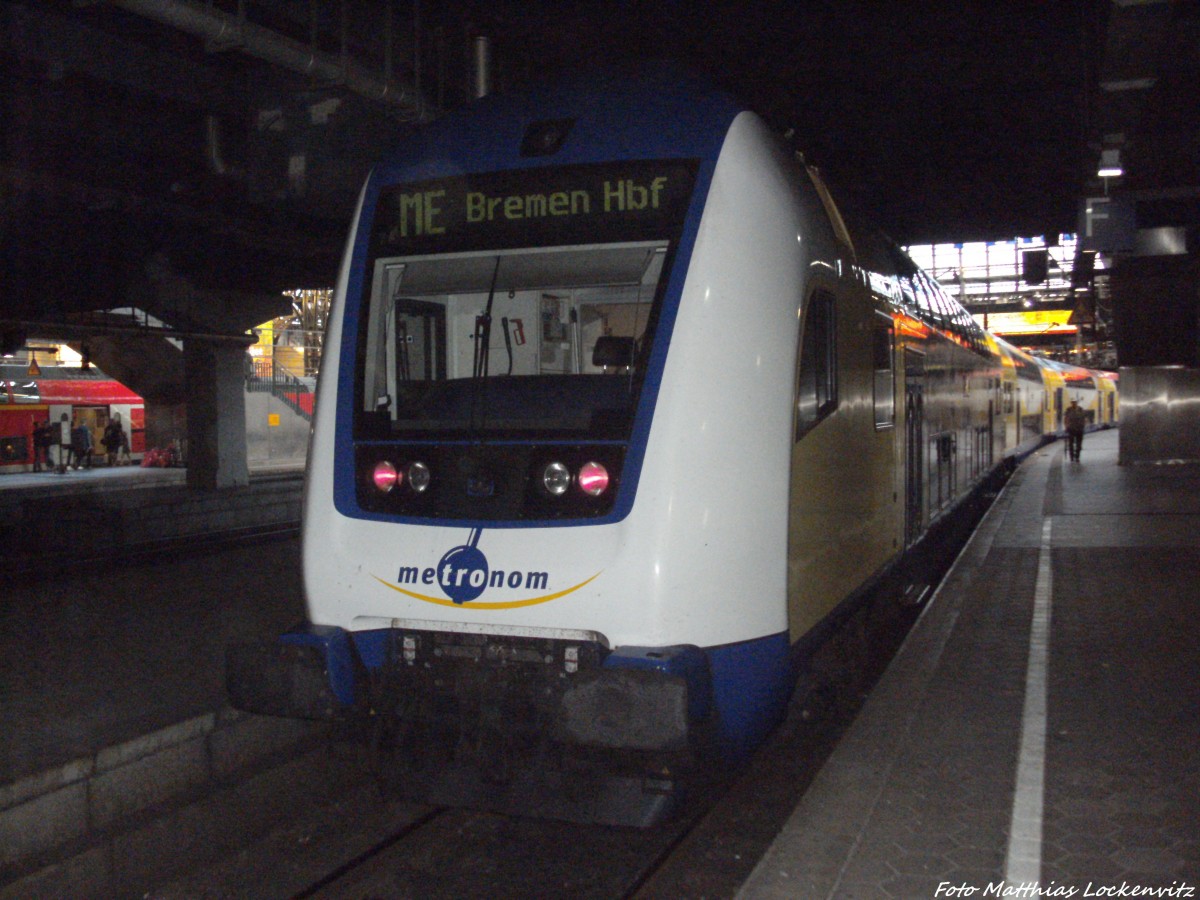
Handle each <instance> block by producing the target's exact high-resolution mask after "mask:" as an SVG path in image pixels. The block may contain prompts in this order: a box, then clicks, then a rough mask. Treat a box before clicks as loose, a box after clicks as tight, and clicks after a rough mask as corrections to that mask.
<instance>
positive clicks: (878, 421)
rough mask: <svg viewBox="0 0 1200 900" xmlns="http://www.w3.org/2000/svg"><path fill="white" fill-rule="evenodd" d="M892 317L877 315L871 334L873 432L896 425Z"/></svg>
mask: <svg viewBox="0 0 1200 900" xmlns="http://www.w3.org/2000/svg"><path fill="white" fill-rule="evenodd" d="M893 334H894V331H893V328H892V317H891V316H885V315H880V314H877V315H876V316H875V329H874V333H873V334H872V341H871V356H872V368H873V369H874V373H875V430H876V431H881V430H883V429H884V428H891V427H892V426H893V425H895V423H896V378H895V374H894V372H895V370H894V368H893V365H892V335H893Z"/></svg>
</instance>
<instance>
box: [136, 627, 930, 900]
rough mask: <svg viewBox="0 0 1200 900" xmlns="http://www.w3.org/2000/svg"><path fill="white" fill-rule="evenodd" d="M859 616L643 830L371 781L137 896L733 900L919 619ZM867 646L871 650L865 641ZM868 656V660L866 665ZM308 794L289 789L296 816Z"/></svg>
mask: <svg viewBox="0 0 1200 900" xmlns="http://www.w3.org/2000/svg"><path fill="white" fill-rule="evenodd" d="M882 608H883V609H886V610H887V614H886V615H881V614H879V612H878V611H876V612H875V613H872V612H871V611H870V610H864V612H863V614H862V618H861V620H859V621H856V622H852V623H851V624H850V626H849V627H847V628H845V629H843V634H844V639H841V640H838V639H835V641H834V642H833V643H831V644H830V645H829V646H828V647H827V649H826V651H825V652H824V653H823V655H822V657H821V659H820V660H818V662H819V664H820V665H819V667H818V673H817V675H816V677H815V678H814V679H813V680H811V681H809V682H808V683H807V684H806V686H804V687H803V688H802V690H801V691H800V692H798V694H797V697H796V698H795V700H794V701H793V704H792V707H791V709H790V711H789V716H788V719H787V721H786V722H785V723H784V725H783V726H782V727H781V728H780V729H779V730H778V731H777V732H776V734H775V735H774V736H773V738H772V739H771V740H770V741H769V742H768V744H767V745H766V746H764V747H763V748H762V749H761V750H760V752H759V753H758V754H757V755H756V756H755V758H754V760H753V762H752V763H751V765H750V766H749V767H748V768H747V769H746V770H745V771H743V772H741V773H739V774H738V775H737V776H736V777H735V778H733V779H732V780H728V781H726V782H724V783H720V784H713V785H711V786H709V787H708V788H707V789H705V790H703V791H699V792H697V793H696V794H695V795H694V796H693V797H692V798H691V800H690V801H689V802H688V803H687V804H685V806H684V808H683V810H682V811H681V813H680V815H679V816H677V817H676V818H675V819H673V820H672V821H670V822H668V823H666V824H664V825H662V826H659V827H656V828H652V829H647V830H637V829H630V828H613V827H605V826H596V825H580V824H574V823H567V822H559V821H550V820H539V819H527V818H520V817H513V816H504V815H499V814H493V813H484V812H478V811H473V810H464V809H456V808H446V807H432V806H424V805H419V804H414V803H408V802H405V801H402V800H395V799H390V800H389V799H387V798H386V797H385V796H383V794H382V793H381V792H380V790H379V789H378V786H377V784H375V783H374V782H373V781H372V780H371V779H370V778H369V776H368V775H367V773H366V767H365V766H364V769H363V772H364V777H363V780H362V782H361V784H359V785H358V787H357V788H356V789H355V790H353V791H350V792H347V794H346V795H344V796H342V797H339V798H338V799H337V800H336V801H334V802H332V803H326V804H321V805H318V804H311V803H310V804H309V805H308V806H307V807H306V808H304V810H303V812H299V811H298V812H297V813H296V815H294V816H293V817H292V818H291V820H290V821H289V822H288V823H287V824H286V825H284V826H283V827H282V828H279V829H277V830H276V831H275V832H273V833H272V834H271V835H269V836H268V837H267V838H265V839H263V840H261V841H257V842H255V843H253V844H250V845H247V846H245V847H243V848H242V849H241V850H240V851H239V852H238V853H236V854H234V855H232V856H230V857H228V858H226V859H223V860H219V861H215V862H213V863H211V864H209V865H206V866H204V867H203V868H202V869H201V870H198V871H197V872H196V873H195V874H193V875H192V876H191V877H189V878H186V879H182V880H179V881H175V882H172V883H171V884H169V885H164V886H162V887H159V888H156V889H154V890H152V891H148V892H146V893H145V894H144V897H145V898H146V900H183V898H188V900H195V898H206V897H231V896H253V897H255V898H264V900H266V898H296V900H299V898H315V900H338V898H368V897H369V898H377V897H379V898H392V897H396V898H404V897H421V898H431V897H432V898H437V897H447V898H448V897H454V898H460V897H485V896H486V897H488V898H508V897H512V898H518V897H520V898H528V897H532V896H536V897H566V896H570V897H573V898H597V900H601V898H603V900H611V898H653V897H679V896H710V897H713V896H731V895H733V894H734V893H736V891H737V888H738V887H739V886H740V885H741V884H742V883H743V882H744V881H745V879H746V878H747V877H748V876H749V874H750V872H751V871H752V869H753V867H754V865H755V863H756V862H757V860H758V859H759V858H760V857H761V856H762V854H763V852H764V851H765V850H766V848H767V847H768V846H769V844H770V842H771V841H772V840H773V839H774V837H775V835H776V834H777V833H778V831H779V829H780V827H781V826H782V824H783V823H784V822H785V821H786V819H787V817H788V816H789V815H790V813H791V811H792V810H793V809H794V807H795V805H796V803H797V802H798V800H799V798H800V796H801V795H802V794H803V792H804V790H805V789H806V788H807V785H808V783H809V782H810V780H811V778H812V777H813V776H814V775H815V773H816V771H817V770H818V769H819V768H820V766H821V764H822V762H823V761H824V759H825V757H826V756H827V755H828V754H829V752H830V751H831V750H832V748H833V746H834V745H835V744H836V742H837V740H838V737H839V735H840V734H841V733H842V731H843V730H844V729H845V727H846V726H847V725H848V724H849V722H850V721H851V720H852V719H853V716H854V713H855V711H856V710H857V708H858V706H859V705H860V704H861V702H862V700H863V699H864V698H865V696H866V694H867V693H869V691H870V687H871V685H872V684H873V683H874V681H875V679H876V678H877V676H878V674H879V673H880V672H881V671H882V669H883V667H884V665H886V662H887V660H888V659H890V657H891V655H892V652H894V649H895V647H897V646H898V645H899V642H900V640H902V639H903V636H904V634H905V633H906V632H907V629H908V627H909V625H910V624H911V621H912V620H913V618H915V612H913V611H911V610H902V609H900V608H898V607H896V606H895V605H894V604H892V605H890V606H885V607H882ZM864 639H865V640H867V641H868V642H870V643H869V645H867V646H864V645H862V642H863V641H864ZM864 659H874V660H875V661H876V662H875V663H873V664H871V665H869V666H864ZM303 802H304V798H303V786H297V804H298V807H297V808H298V810H299V808H300V806H301V805H303Z"/></svg>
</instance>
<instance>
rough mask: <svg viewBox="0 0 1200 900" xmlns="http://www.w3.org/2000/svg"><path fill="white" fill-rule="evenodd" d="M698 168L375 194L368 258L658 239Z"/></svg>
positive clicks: (490, 178)
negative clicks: (376, 195) (375, 205)
mask: <svg viewBox="0 0 1200 900" xmlns="http://www.w3.org/2000/svg"><path fill="white" fill-rule="evenodd" d="M695 172H696V166H695V164H694V163H691V162H688V161H681V160H668V161H662V162H654V161H641V160H639V161H632V162H624V163H606V164H604V165H591V166H570V167H561V168H534V169H520V170H513V171H507V172H489V173H484V174H474V175H462V176H458V177H454V178H444V179H437V180H435V181H424V182H420V183H418V184H406V185H396V186H393V187H388V188H385V189H384V190H383V191H382V192H381V193H380V197H379V201H378V206H377V209H376V213H375V222H374V226H373V228H372V250H373V252H374V254H375V255H381V254H387V255H391V254H409V253H430V252H446V251H448V250H467V249H481V248H487V247H495V248H506V247H519V246H547V245H561V244H575V243H591V242H603V241H607V240H641V239H647V238H656V237H662V236H665V235H667V234H670V233H673V232H674V231H675V230H676V229H678V227H679V225H680V224H681V223H682V221H683V217H684V215H685V214H686V212H687V207H688V203H689V201H690V199H691V195H692V188H693V186H694V184H695V180H696V176H695Z"/></svg>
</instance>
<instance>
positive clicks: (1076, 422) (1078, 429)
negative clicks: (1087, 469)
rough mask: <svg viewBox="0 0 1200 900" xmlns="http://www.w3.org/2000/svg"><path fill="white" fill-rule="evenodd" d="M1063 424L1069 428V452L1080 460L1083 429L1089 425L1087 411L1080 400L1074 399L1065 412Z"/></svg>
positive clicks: (1072, 457) (1073, 457) (1075, 458)
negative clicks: (1080, 403)
mask: <svg viewBox="0 0 1200 900" xmlns="http://www.w3.org/2000/svg"><path fill="white" fill-rule="evenodd" d="M1063 425H1065V426H1066V428H1067V454H1068V455H1069V456H1070V457H1071V459H1072V460H1073V461H1075V462H1078V461H1079V452H1080V451H1081V450H1082V449H1083V430H1084V428H1086V427H1087V413H1086V412H1085V411H1084V409H1083V407H1082V406H1080V405H1079V401H1078V400H1072V401H1071V405H1070V406H1068V407H1067V411H1066V412H1065V413H1063Z"/></svg>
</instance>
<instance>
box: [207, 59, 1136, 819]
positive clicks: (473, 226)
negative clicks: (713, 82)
mask: <svg viewBox="0 0 1200 900" xmlns="http://www.w3.org/2000/svg"><path fill="white" fill-rule="evenodd" d="M324 348H325V349H324V357H323V361H322V369H321V375H320V382H319V387H318V391H317V400H316V410H315V419H314V426H313V433H312V443H311V449H310V454H309V460H308V470H307V480H306V486H305V499H304V525H303V540H302V543H303V569H304V589H305V596H306V603H307V609H308V618H309V621H308V622H307V623H306V624H304V625H303V626H301V627H298V628H297V629H296V630H294V631H291V632H288V633H286V634H284V635H282V636H279V637H278V638H275V639H272V640H269V641H267V640H264V641H261V642H258V643H249V644H243V645H239V646H235V647H232V648H230V651H229V656H228V672H227V682H228V687H229V692H230V695H231V698H232V700H233V702H234V704H235V705H236V706H238V707H240V708H243V709H246V710H250V711H254V712H260V713H268V714H275V715H283V716H297V717H306V718H317V719H346V720H354V719H356V718H357V719H361V720H362V721H364V722H366V723H367V724H368V725H369V726H370V727H369V728H366V729H363V730H364V732H365V733H369V734H371V735H373V738H372V740H373V741H374V743H375V747H376V750H377V751H379V753H378V761H379V765H381V766H382V767H383V768H384V769H386V770H387V773H388V775H389V781H391V782H392V783H394V784H395V785H396V786H398V787H399V789H400V790H401V791H402V792H404V793H405V794H407V795H409V796H412V797H414V798H418V799H425V800H429V801H432V802H439V803H451V804H459V805H470V806H478V807H483V808H490V809H496V810H509V811H518V812H522V813H527V814H532V815H544V816H551V817H560V818H566V819H573V820H580V821H597V822H608V823H626V824H633V825H643V826H644V825H649V824H651V823H653V822H655V821H658V820H660V819H661V818H663V817H664V816H665V815H667V814H668V813H669V812H670V811H671V810H672V809H673V808H674V807H675V806H676V804H677V802H678V801H679V799H680V797H681V795H682V793H683V790H684V788H685V787H686V786H687V784H688V779H689V773H693V772H698V771H703V770H708V771H711V769H712V768H713V767H714V766H716V767H719V768H723V769H729V768H731V767H734V766H736V765H737V764H738V763H739V762H743V761H744V760H745V759H746V758H747V757H748V755H749V754H751V753H752V752H753V750H754V749H755V748H756V747H757V746H758V745H760V744H761V743H762V741H763V740H764V739H765V737H766V736H767V735H768V734H769V733H770V732H771V730H772V729H773V728H774V727H775V726H776V725H777V724H778V723H779V722H780V720H781V718H782V716H783V715H784V712H785V709H786V707H787V704H788V702H789V698H790V695H791V693H792V691H793V688H794V686H795V684H796V681H797V678H798V675H799V673H801V672H803V671H804V668H805V666H806V663H807V660H808V659H809V658H810V655H811V653H812V651H813V648H814V647H815V646H816V644H817V642H818V641H819V639H820V638H821V636H823V635H824V634H826V633H828V632H829V630H830V623H835V622H836V621H837V620H838V617H839V615H840V614H841V613H842V612H843V611H844V610H846V609H847V608H848V606H849V605H851V604H853V603H854V602H855V599H856V598H857V597H860V596H862V595H863V592H864V590H865V589H866V588H867V587H868V586H870V585H872V584H875V583H878V582H879V580H880V579H881V578H883V577H885V576H886V575H887V574H888V573H890V572H894V571H896V570H897V567H899V566H901V565H902V564H903V563H904V562H905V560H906V557H907V556H908V555H909V554H911V552H912V551H913V550H914V549H915V548H917V547H919V546H920V544H921V542H922V538H923V536H926V535H927V534H928V532H929V529H930V528H931V527H934V526H936V524H937V522H938V521H939V520H940V519H942V518H943V517H945V516H947V515H948V514H949V512H950V511H952V510H953V509H954V508H955V507H956V505H959V504H960V503H961V502H962V501H963V499H964V498H966V497H968V496H969V495H970V494H971V492H972V491H973V490H974V489H976V488H977V487H978V486H979V485H980V484H981V483H982V482H983V480H984V479H985V478H986V477H987V476H988V475H989V474H990V473H992V472H993V471H994V470H995V469H996V468H997V467H999V466H1002V465H1004V464H1005V461H1006V460H1010V459H1011V458H1013V457H1015V456H1017V455H1019V454H1021V453H1023V452H1027V451H1028V450H1030V449H1031V448H1033V447H1035V446H1037V445H1038V444H1039V443H1040V442H1042V441H1043V440H1045V439H1048V438H1049V437H1050V436H1052V435H1053V434H1054V433H1055V432H1056V431H1057V430H1058V429H1059V428H1060V427H1061V416H1062V410H1063V407H1064V405H1065V402H1066V401H1067V400H1069V399H1072V398H1075V399H1079V400H1080V401H1081V402H1082V403H1083V405H1084V406H1085V407H1086V408H1088V409H1089V410H1091V412H1092V414H1093V418H1094V421H1095V424H1096V425H1097V426H1101V425H1107V424H1111V423H1112V422H1113V421H1114V419H1115V416H1116V412H1117V410H1116V390H1115V382H1114V380H1113V379H1112V378H1111V377H1105V376H1102V375H1101V374H1099V373H1094V372H1090V371H1086V370H1082V369H1071V368H1070V367H1061V366H1052V365H1049V364H1047V363H1044V362H1043V361H1040V360H1036V359H1033V358H1030V357H1028V356H1025V355H1024V354H1022V353H1021V352H1019V351H1017V350H1016V349H1014V348H1012V347H1009V346H1007V345H1005V344H1003V343H1001V342H999V341H997V340H996V339H995V338H993V337H992V336H990V335H989V334H987V333H985V332H984V331H983V330H982V329H981V328H980V327H979V326H977V325H976V323H975V322H974V320H973V319H972V318H971V316H970V315H969V314H968V313H967V312H966V311H965V310H964V309H963V308H962V307H961V306H960V305H959V304H958V303H956V302H955V301H954V300H953V299H951V298H950V297H949V296H948V295H947V294H946V293H945V292H944V291H943V290H942V289H941V287H940V286H939V285H938V284H937V283H936V282H935V281H934V280H933V279H932V278H931V277H930V276H929V275H928V274H926V273H925V272H923V271H921V270H919V269H918V268H917V267H916V266H915V265H914V264H913V263H912V262H911V260H910V259H909V258H908V257H907V256H906V255H905V253H904V252H903V251H902V250H901V249H900V248H899V247H898V246H896V245H895V244H894V243H892V242H890V241H888V240H887V239H886V238H885V237H883V236H882V235H881V234H879V233H878V232H875V231H871V230H865V229H864V230H859V229H857V228H856V227H852V225H851V223H850V222H849V221H848V220H847V219H844V218H843V215H842V213H841V212H840V211H839V208H838V206H837V205H836V204H835V201H834V199H833V198H832V196H831V195H830V192H829V190H828V189H827V187H826V186H825V184H824V182H823V181H822V179H821V177H820V175H819V174H818V172H816V171H815V170H814V169H812V168H810V167H808V166H806V165H805V163H804V161H803V159H802V158H800V157H799V156H798V155H797V154H796V153H795V152H794V151H793V150H792V149H789V147H788V145H787V144H785V143H784V142H783V141H782V140H780V139H779V138H778V137H777V136H776V135H775V134H774V133H773V132H772V130H771V129H770V128H769V127H768V126H767V125H766V124H765V123H764V121H763V120H762V119H761V118H760V117H758V116H757V115H756V114H755V113H754V112H752V111H750V110H748V109H746V108H744V107H742V106H740V105H739V104H738V103H736V102H735V101H734V100H732V99H731V98H730V97H728V96H727V95H725V94H724V93H722V92H720V91H718V90H715V89H712V88H710V87H708V86H707V85H706V84H705V83H704V82H703V81H701V80H699V79H695V78H693V77H691V76H689V75H683V74H679V73H677V72H675V71H673V70H666V69H654V70H653V71H643V72H641V73H637V74H628V73H626V74H601V75H594V76H590V77H585V78H581V79H580V80H578V81H574V82H570V83H561V84H552V85H549V86H546V87H544V88H541V89H539V90H537V91H534V92H531V93H528V94H521V95H515V94H514V95H497V96H492V97H488V98H485V99H483V100H480V101H477V102H475V103H474V104H472V105H470V106H468V107H466V108H464V109H462V110H460V111H457V112H454V113H452V114H449V115H446V116H445V117H444V118H442V119H440V120H438V121H435V122H434V123H432V124H430V125H427V126H424V127H423V128H422V129H420V130H419V131H417V132H416V133H415V136H413V137H411V138H410V139H408V140H407V141H406V142H405V143H404V144H403V145H402V146H401V147H400V148H399V149H398V150H397V151H395V152H394V153H393V154H392V155H391V156H389V157H388V158H387V159H386V160H385V161H383V162H381V163H380V164H379V165H378V166H377V168H376V169H375V170H374V171H373V172H372V174H371V175H370V177H369V179H368V181H367V183H366V186H365V187H364V189H363V191H362V195H361V199H360V202H359V204H358V209H357V211H356V213H355V217H354V224H353V227H352V230H351V232H350V236H349V240H348V244H347V248H346V252H345V257H344V261H343V263H342V266H341V271H340V274H339V278H338V282H337V286H336V290H335V294H334V299H333V304H332V309H331V314H330V319H329V325H328V334H327V336H326V340H325V344H324Z"/></svg>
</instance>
